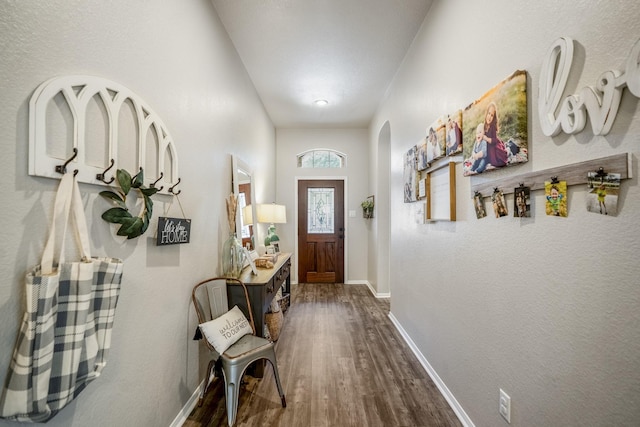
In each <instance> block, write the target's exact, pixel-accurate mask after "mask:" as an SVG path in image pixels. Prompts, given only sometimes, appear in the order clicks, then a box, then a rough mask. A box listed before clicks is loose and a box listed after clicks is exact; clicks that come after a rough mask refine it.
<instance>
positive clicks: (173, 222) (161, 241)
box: [156, 216, 191, 246]
mask: <svg viewBox="0 0 640 427" xmlns="http://www.w3.org/2000/svg"><path fill="white" fill-rule="evenodd" d="M190 238H191V220H190V219H186V218H169V217H165V216H161V217H160V218H158V240H157V241H156V244H157V245H158V246H165V245H177V244H180V243H189V239H190Z"/></svg>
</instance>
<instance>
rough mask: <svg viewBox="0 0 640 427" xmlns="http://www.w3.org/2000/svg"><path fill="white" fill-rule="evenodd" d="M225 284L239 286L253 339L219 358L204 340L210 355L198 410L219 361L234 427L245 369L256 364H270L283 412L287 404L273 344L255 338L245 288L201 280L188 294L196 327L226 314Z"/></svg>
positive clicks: (221, 279) (242, 341) (220, 279)
mask: <svg viewBox="0 0 640 427" xmlns="http://www.w3.org/2000/svg"><path fill="white" fill-rule="evenodd" d="M228 282H234V283H238V284H240V285H241V286H242V289H243V291H244V295H245V299H246V308H247V311H248V314H249V316H248V319H249V323H250V324H251V329H252V330H253V335H245V336H243V337H242V338H240V340H239V341H238V342H236V343H235V344H233V345H232V346H231V347H229V348H228V349H227V350H226V351H225V352H224V353H223V354H218V352H216V350H215V349H214V348H213V346H212V345H211V343H209V342H208V341H207V340H206V339H204V340H203V341H204V342H205V344H206V345H207V348H208V349H209V350H210V352H211V360H210V361H209V365H208V367H207V374H206V377H205V381H204V386H203V387H202V390H201V391H200V399H199V401H198V406H202V402H203V400H204V395H205V393H206V391H207V388H208V387H209V383H210V381H211V374H212V373H213V371H214V369H215V367H216V362H217V361H218V360H219V361H220V362H221V363H220V365H221V368H222V373H223V376H224V381H225V398H226V403H227V419H228V421H229V426H233V425H234V423H235V420H236V413H237V411H238V395H239V392H240V382H241V380H242V377H243V375H244V373H245V371H246V369H247V368H248V367H249V365H251V363H253V362H255V361H256V360H259V359H267V360H268V361H269V362H270V363H271V366H272V367H273V375H274V377H275V379H276V386H277V387H278V393H279V394H280V399H281V401H282V407H283V408H286V407H287V402H286V400H285V396H284V392H283V391H282V385H281V384H280V377H279V375H278V365H277V364H276V353H275V350H274V344H273V343H272V342H271V341H269V340H267V339H264V338H261V337H259V336H256V327H255V323H254V321H253V314H252V311H251V302H250V301H249V293H248V292H247V287H246V285H245V284H244V283H242V281H240V280H238V279H231V278H225V277H215V278H212V279H207V280H204V281H202V282H200V283H198V284H197V285H195V286H194V288H193V291H192V293H191V299H192V300H193V305H194V306H195V309H196V314H197V316H198V324H202V323H204V322H208V321H209V320H213V319H216V318H218V317H219V316H221V315H223V314H224V313H226V312H227V311H229V304H228V299H227V283H228ZM242 308H243V307H241V309H242ZM246 314H247V313H245V315H246Z"/></svg>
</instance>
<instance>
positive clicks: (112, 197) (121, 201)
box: [100, 191, 127, 209]
mask: <svg viewBox="0 0 640 427" xmlns="http://www.w3.org/2000/svg"><path fill="white" fill-rule="evenodd" d="M100 195H101V196H102V197H104V198H105V199H107V200H111V201H112V202H115V203H116V204H117V205H118V206H120V207H121V208H122V209H127V205H126V203H125V201H124V199H122V197H120V195H119V194H117V193H114V192H113V191H101V192H100Z"/></svg>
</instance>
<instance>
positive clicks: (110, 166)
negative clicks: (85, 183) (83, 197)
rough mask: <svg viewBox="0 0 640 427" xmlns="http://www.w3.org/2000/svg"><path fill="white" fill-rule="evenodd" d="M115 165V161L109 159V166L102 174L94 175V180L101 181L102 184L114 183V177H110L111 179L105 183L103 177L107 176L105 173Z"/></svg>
mask: <svg viewBox="0 0 640 427" xmlns="http://www.w3.org/2000/svg"><path fill="white" fill-rule="evenodd" d="M115 163H116V161H115V160H113V159H111V164H110V165H109V167H108V168H106V169H105V170H104V171H103V172H102V173H99V174H97V175H96V179H97V180H98V181H102V182H104V183H105V184H111V183H112V182H113V181H115V179H116V178H115V177H114V176H112V177H111V179H110V180H109V181H105V176H106V174H107V171H108V170H109V169H111V168H112V167H113V165H114V164H115Z"/></svg>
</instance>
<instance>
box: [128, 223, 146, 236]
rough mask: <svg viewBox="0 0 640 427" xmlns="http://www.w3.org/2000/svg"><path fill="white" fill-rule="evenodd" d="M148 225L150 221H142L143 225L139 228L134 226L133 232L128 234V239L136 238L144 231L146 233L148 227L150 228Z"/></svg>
mask: <svg viewBox="0 0 640 427" xmlns="http://www.w3.org/2000/svg"><path fill="white" fill-rule="evenodd" d="M148 227H149V223H148V222H144V221H142V224H141V226H140V227H139V228H138V227H136V228H134V229H133V230H132V232H131V233H129V235H128V236H127V239H133V238H136V237H138V236H141V235H142V233H144V232H145V231H147V228H148Z"/></svg>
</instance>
